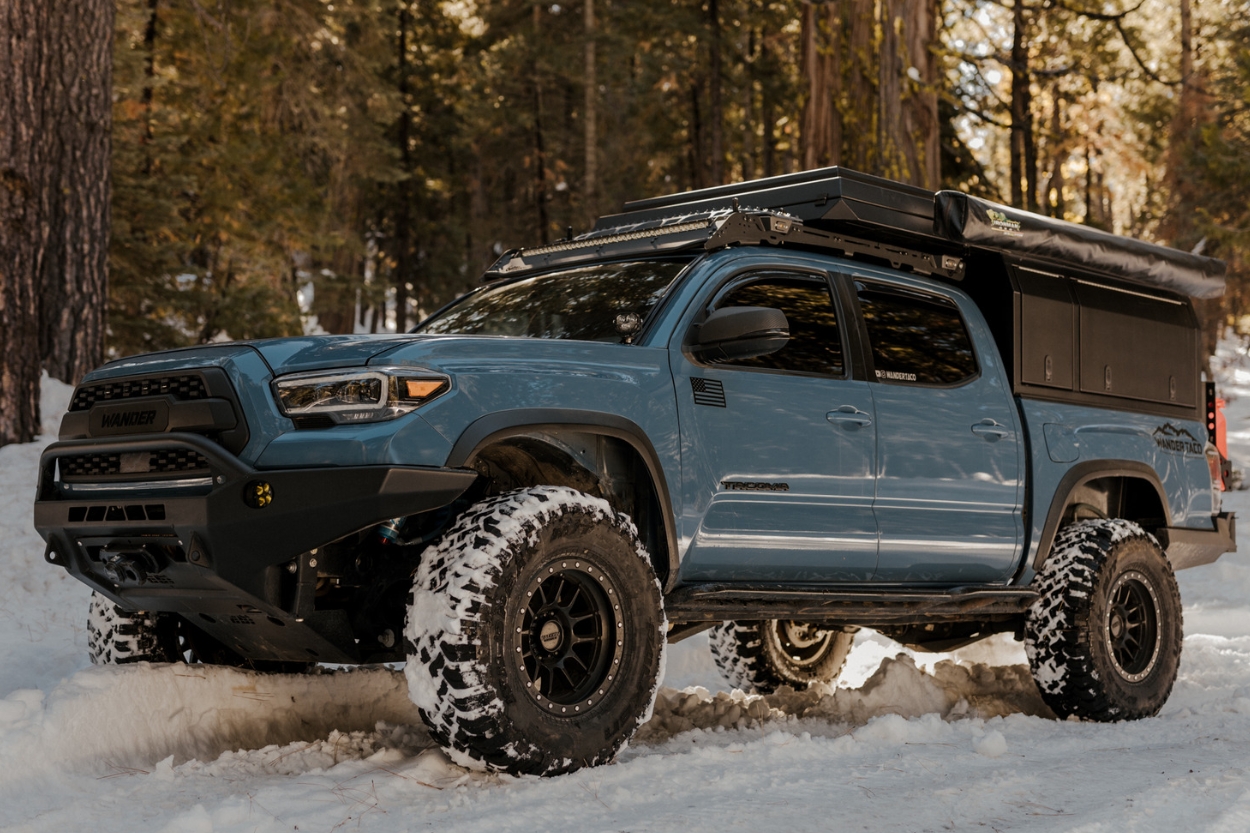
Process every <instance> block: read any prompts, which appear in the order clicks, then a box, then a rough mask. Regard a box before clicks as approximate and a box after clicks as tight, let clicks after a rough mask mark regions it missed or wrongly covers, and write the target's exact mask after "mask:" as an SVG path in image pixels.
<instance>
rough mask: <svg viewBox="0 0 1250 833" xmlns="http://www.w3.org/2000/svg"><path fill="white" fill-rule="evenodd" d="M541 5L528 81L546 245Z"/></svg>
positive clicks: (539, 210)
mask: <svg viewBox="0 0 1250 833" xmlns="http://www.w3.org/2000/svg"><path fill="white" fill-rule="evenodd" d="M542 19H543V7H542V6H541V5H539V4H537V3H535V4H534V43H533V45H532V47H531V49H530V54H531V58H532V65H531V73H530V83H531V85H532V89H533V93H534V207H535V208H536V209H537V220H538V239H539V242H541V243H543V244H544V245H546V243H547V234H548V226H550V225H551V224H550V222H549V221H548V219H547V151H546V148H545V147H544V145H543V88H542V82H541V81H540V79H539V75H538V49H539V38H540V34H541V32H542Z"/></svg>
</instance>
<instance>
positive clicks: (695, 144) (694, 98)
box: [690, 81, 703, 189]
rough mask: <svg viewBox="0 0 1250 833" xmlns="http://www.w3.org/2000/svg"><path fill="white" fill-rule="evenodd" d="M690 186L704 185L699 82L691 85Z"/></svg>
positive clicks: (698, 186) (696, 187) (699, 186)
mask: <svg viewBox="0 0 1250 833" xmlns="http://www.w3.org/2000/svg"><path fill="white" fill-rule="evenodd" d="M690 187H691V188H695V189H698V188H702V187H703V122H702V120H701V119H700V118H699V82H698V81H695V82H694V83H692V84H691V85H690Z"/></svg>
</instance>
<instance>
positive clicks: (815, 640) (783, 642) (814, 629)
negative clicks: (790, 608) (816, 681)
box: [777, 620, 835, 666]
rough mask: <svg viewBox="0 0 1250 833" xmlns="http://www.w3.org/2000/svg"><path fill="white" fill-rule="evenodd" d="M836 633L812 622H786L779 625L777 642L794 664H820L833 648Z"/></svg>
mask: <svg viewBox="0 0 1250 833" xmlns="http://www.w3.org/2000/svg"><path fill="white" fill-rule="evenodd" d="M834 634H835V632H834V631H827V630H823V629H821V628H820V627H819V626H817V625H813V624H811V623H810V622H793V621H790V620H784V621H781V622H778V623H777V641H778V643H779V644H780V647H781V650H782V651H783V652H784V653H785V655H786V656H787V657H789V658H790V660H791V661H792V662H794V663H795V664H796V665H800V666H808V665H815V664H816V663H818V662H820V661H821V660H822V659H823V658H824V656H825V654H826V653H828V652H829V650H831V648H832V646H833V639H834Z"/></svg>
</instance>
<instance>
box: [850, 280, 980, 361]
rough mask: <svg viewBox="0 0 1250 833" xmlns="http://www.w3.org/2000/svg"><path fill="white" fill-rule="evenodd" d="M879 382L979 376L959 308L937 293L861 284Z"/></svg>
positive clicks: (863, 307) (862, 303) (869, 339)
mask: <svg viewBox="0 0 1250 833" xmlns="http://www.w3.org/2000/svg"><path fill="white" fill-rule="evenodd" d="M855 287H856V290H857V291H858V294H859V306H860V309H861V310H862V312H863V315H864V324H865V325H866V327H867V329H868V342H869V344H870V346H871V348H872V362H873V370H874V373H875V375H876V379H877V381H878V382H885V383H888V384H900V385H958V384H960V383H962V382H966V381H968V380H969V379H971V378H973V377H974V376H976V375H977V359H976V354H975V353H974V352H973V349H972V339H971V338H969V337H968V329H967V327H965V326H964V321H963V317H962V316H961V315H960V314H959V308H958V307H956V306H955V304H954V303H953V302H951V301H950V300H948V299H946V298H942V297H940V296H937V295H929V294H928V293H923V292H912V291H909V290H906V289H901V288H898V287H887V286H884V285H882V284H874V283H868V282H866V281H865V282H857V283H856V284H855Z"/></svg>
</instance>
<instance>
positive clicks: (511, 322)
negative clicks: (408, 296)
mask: <svg viewBox="0 0 1250 833" xmlns="http://www.w3.org/2000/svg"><path fill="white" fill-rule="evenodd" d="M686 263H687V261H678V260H639V261H629V262H624V263H596V264H594V265H591V266H579V267H577V268H575V269H565V270H562V271H560V272H548V273H546V274H544V275H536V276H535V277H532V278H525V279H523V280H519V281H513V282H511V283H506V284H503V285H501V286H488V287H485V288H483V289H479V290H477V291H476V292H471V293H469V294H468V295H466V296H465V297H464V298H463V299H461V300H460V301H458V302H457V303H455V304H452V305H451V306H450V307H448V308H447V309H445V310H443V311H442V312H439V313H435V314H434V315H433V316H432V317H430V318H429V319H427V320H426V321H425V322H424V323H422V324H421V326H419V327H417V329H416V330H414V331H413V332H418V333H448V334H449V333H455V334H458V335H482V336H520V337H522V338H570V339H576V340H579V341H610V342H623V341H625V339H626V337H627V336H628V335H629V334H630V333H632V332H636V331H637V330H638V329H639V328H640V327H641V324H642V322H643V321H645V320H646V318H647V314H648V313H650V312H651V310H652V308H653V307H655V305H656V303H658V302H659V300H660V298H662V297H664V293H665V292H666V291H667V290H668V288H669V286H671V285H672V283H673V280H674V279H675V278H676V277H677V275H678V274H679V273H680V272H681V270H682V269H684V268H685V267H686ZM630 313H632V315H630ZM634 316H637V318H634ZM618 317H619V319H620V320H619V323H618Z"/></svg>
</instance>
